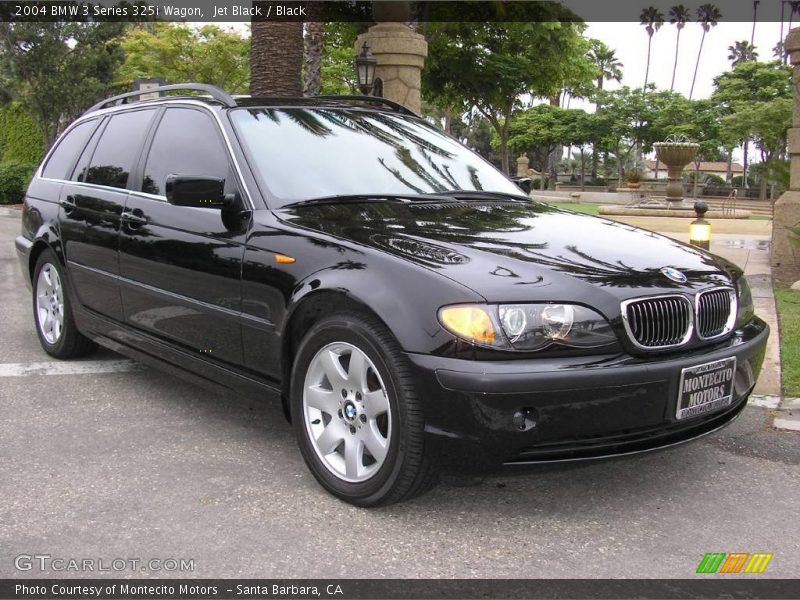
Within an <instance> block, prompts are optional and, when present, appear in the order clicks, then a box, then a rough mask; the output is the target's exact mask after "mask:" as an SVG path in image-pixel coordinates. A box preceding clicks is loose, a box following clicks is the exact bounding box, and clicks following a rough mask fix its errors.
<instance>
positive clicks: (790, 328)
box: [775, 288, 800, 398]
mask: <svg viewBox="0 0 800 600" xmlns="http://www.w3.org/2000/svg"><path fill="white" fill-rule="evenodd" d="M775 302H776V304H777V306H778V321H779V323H780V328H781V373H782V375H783V393H784V394H785V395H786V396H789V397H792V398H797V397H800V292H793V291H791V290H789V289H786V288H776V289H775Z"/></svg>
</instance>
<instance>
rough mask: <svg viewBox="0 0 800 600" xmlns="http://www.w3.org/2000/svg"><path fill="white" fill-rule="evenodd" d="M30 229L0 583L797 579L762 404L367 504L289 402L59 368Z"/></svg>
mask: <svg viewBox="0 0 800 600" xmlns="http://www.w3.org/2000/svg"><path fill="white" fill-rule="evenodd" d="M18 229H19V225H18V222H17V221H16V220H15V219H12V218H7V217H2V218H0V273H1V274H2V276H1V277H0V311H1V312H0V323H2V325H0V331H1V332H2V334H0V335H1V336H2V337H1V338H0V457H1V458H2V460H0V577H31V576H33V577H38V576H54V575H57V576H74V575H79V573H74V572H55V571H52V570H45V571H40V570H38V569H37V568H33V569H32V570H30V571H20V570H17V569H16V568H15V564H14V560H15V557H17V556H19V555H25V554H37V553H38V554H47V555H50V556H51V557H54V558H65V559H68V558H76V559H82V558H93V559H95V560H98V559H103V560H104V561H106V563H109V562H110V561H112V560H113V559H116V558H123V559H130V558H136V559H141V560H143V561H148V560H149V559H161V560H164V559H170V558H173V559H193V560H194V571H193V572H187V573H183V574H184V575H191V576H194V577H523V578H524V577H565V578H573V577H667V578H685V577H694V576H695V575H694V572H695V569H696V567H697V565H698V563H699V562H700V560H701V559H702V557H703V555H704V554H705V553H706V552H712V551H720V552H772V553H774V555H775V556H774V558H773V560H772V562H771V564H770V565H769V567H768V568H767V571H766V573H765V574H764V575H761V577H767V576H769V577H797V576H798V575H800V518H798V506H800V500H798V499H799V498H800V433H797V432H789V431H776V430H774V429H772V428H771V427H770V419H769V413H768V411H767V409H763V408H758V407H748V408H747V409H746V411H745V412H744V414H743V416H742V417H741V418H740V419H739V420H738V421H737V422H735V423H734V424H733V425H731V426H730V427H728V428H727V429H725V430H724V431H722V432H719V433H717V434H715V435H713V436H711V437H708V438H705V439H703V440H700V441H697V442H695V443H692V444H688V445H685V446H682V447H679V448H676V449H673V450H671V451H668V452H657V453H652V454H648V455H641V456H637V457H634V458H630V459H626V460H620V461H601V462H594V463H591V464H586V465H583V466H580V467H573V468H567V467H558V468H549V469H545V470H542V471H541V472H537V473H533V474H526V475H523V476H510V475H507V474H503V475H499V476H496V477H492V478H489V479H487V480H486V481H484V482H483V484H481V485H478V486H473V487H454V486H447V485H441V486H439V487H437V488H436V489H435V490H433V491H432V492H430V493H428V494H427V495H425V496H423V497H421V498H419V499H416V500H414V501H412V502H409V503H406V504H402V505H396V506H391V507H386V508H382V509H377V510H362V509H357V508H353V507H351V506H349V505H346V504H343V503H341V502H339V501H337V500H335V499H334V498H332V497H330V496H328V495H327V494H326V493H324V492H323V491H322V489H321V488H320V487H319V486H318V485H317V484H316V482H315V481H314V479H313V478H312V477H311V475H310V474H309V473H308V472H307V471H306V468H305V466H304V464H303V462H302V459H301V458H300V454H299V452H298V450H297V448H296V445H295V442H294V439H293V437H292V434H291V431H290V429H289V427H288V426H287V424H286V423H285V421H284V419H283V416H282V414H281V412H280V410H279V408H278V407H277V406H274V405H270V404H266V403H265V404H258V403H250V402H247V401H243V400H241V399H239V398H235V397H228V396H215V395H211V394H209V393H208V392H206V391H205V390H203V389H200V388H197V387H194V386H193V385H190V384H188V383H184V382H183V381H180V380H177V379H173V378H171V377H168V376H165V375H163V374H161V373H159V372H157V371H155V370H151V369H148V368H144V367H141V368H137V367H136V365H132V364H131V363H128V362H122V363H117V362H114V361H119V360H120V358H121V357H119V356H117V355H114V354H113V353H110V352H107V351H103V352H100V353H98V354H97V355H95V356H93V357H91V358H90V359H89V361H90V362H87V363H86V364H85V365H83V369H82V372H78V371H80V369H79V368H76V366H75V365H74V364H69V365H67V366H66V367H64V366H58V367H55V366H54V365H53V363H52V361H51V359H50V358H49V357H47V355H45V353H44V352H43V351H42V350H41V349H40V348H39V345H38V341H37V339H36V335H35V332H34V325H33V320H32V316H31V308H30V298H29V294H28V292H27V290H26V289H25V287H24V284H23V281H22V278H21V275H20V273H19V269H18V266H17V264H16V258H15V256H14V249H13V243H12V242H13V237H14V236H15V235H16V233H17V231H18ZM97 361H102V362H99V363H98V362H97ZM32 363H33V364H32ZM36 363H47V364H45V365H38V364H36ZM9 365H10V366H9ZM103 365H105V367H104V366H103ZM102 371H108V372H102ZM46 373H47V374H46ZM87 574H91V573H87ZM118 575H122V576H127V577H131V576H137V575H138V576H151V575H152V576H172V575H174V576H177V575H181V573H177V572H165V571H156V570H155V569H145V571H140V570H139V569H136V570H133V571H130V570H126V571H123V572H120V573H118ZM705 577H708V576H705ZM749 577H753V576H752V575H750V576H749Z"/></svg>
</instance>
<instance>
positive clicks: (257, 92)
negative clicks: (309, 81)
mask: <svg viewBox="0 0 800 600" xmlns="http://www.w3.org/2000/svg"><path fill="white" fill-rule="evenodd" d="M250 44H251V45H250V93H251V94H252V95H253V96H301V95H302V93H303V86H302V83H301V72H302V67H303V24H302V23H301V22H299V21H298V22H279V21H253V25H252V33H251V37H250Z"/></svg>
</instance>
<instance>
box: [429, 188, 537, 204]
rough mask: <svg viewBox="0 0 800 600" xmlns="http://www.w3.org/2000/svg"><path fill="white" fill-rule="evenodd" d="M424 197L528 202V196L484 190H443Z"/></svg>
mask: <svg viewBox="0 0 800 600" xmlns="http://www.w3.org/2000/svg"><path fill="white" fill-rule="evenodd" d="M425 196H426V197H432V196H445V197H448V198H458V199H459V200H465V199H466V200H468V199H470V198H475V199H477V200H493V201H495V202H530V201H531V199H530V198H529V197H528V196H523V195H522V194H507V193H505V192H487V191H484V190H445V191H443V192H433V193H431V194H426V195H425Z"/></svg>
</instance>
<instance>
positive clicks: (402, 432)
mask: <svg viewBox="0 0 800 600" xmlns="http://www.w3.org/2000/svg"><path fill="white" fill-rule="evenodd" d="M291 390H292V391H291V409H292V423H293V426H294V428H295V434H296V436H297V439H298V443H299V445H300V450H301V452H302V454H303V458H304V459H305V461H306V463H307V464H308V466H309V468H310V469H311V472H312V473H313V474H314V476H315V477H316V478H317V480H318V481H319V482H320V483H321V484H322V486H323V487H325V488H326V489H327V490H328V491H329V492H331V493H332V494H334V495H335V496H337V497H339V498H341V499H342V500H345V501H346V502H350V503H351V504H355V505H357V506H377V505H381V504H391V503H393V502H398V501H400V500H405V499H407V498H410V497H412V496H415V495H417V494H420V493H422V492H423V491H425V490H427V489H428V488H430V487H431V486H432V485H433V484H434V483H435V480H436V476H435V470H434V468H433V465H432V463H431V460H430V457H429V456H427V454H426V452H425V447H424V433H423V425H424V424H423V416H422V410H421V406H420V402H419V399H418V398H417V394H416V390H415V387H414V385H413V382H412V380H411V376H410V370H409V368H408V365H407V362H406V360H405V356H404V355H403V353H402V351H401V350H400V348H399V346H398V345H397V342H396V341H395V340H394V338H393V337H392V336H391V334H390V333H389V332H388V331H387V330H386V329H385V327H383V325H382V324H381V323H379V322H378V321H376V320H375V319H374V318H372V317H369V316H361V315H355V314H342V315H338V316H333V317H329V318H326V319H324V320H322V321H320V322H319V323H317V324H315V325H314V326H313V327H312V328H311V330H310V331H309V332H308V333H307V334H306V336H305V337H304V339H303V341H302V342H301V344H300V346H299V349H298V352H297V356H296V358H295V363H294V369H293V373H292V386H291Z"/></svg>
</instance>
